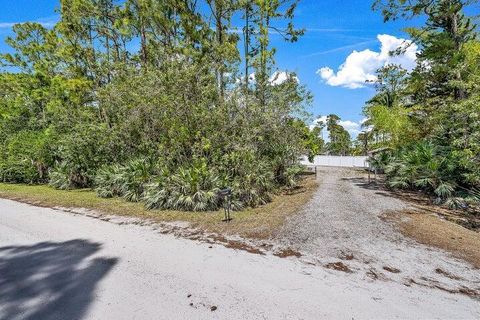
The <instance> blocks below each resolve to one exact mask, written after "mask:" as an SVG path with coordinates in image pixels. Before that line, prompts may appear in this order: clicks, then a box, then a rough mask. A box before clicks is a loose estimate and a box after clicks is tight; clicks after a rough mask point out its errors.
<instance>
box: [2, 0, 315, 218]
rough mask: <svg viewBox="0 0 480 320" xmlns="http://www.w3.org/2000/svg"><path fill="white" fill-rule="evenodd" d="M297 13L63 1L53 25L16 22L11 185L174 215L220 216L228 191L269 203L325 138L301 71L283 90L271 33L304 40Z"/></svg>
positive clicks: (5, 74) (194, 4) (240, 2)
mask: <svg viewBox="0 0 480 320" xmlns="http://www.w3.org/2000/svg"><path fill="white" fill-rule="evenodd" d="M295 7H296V1H289V0H204V1H198V0H182V1H178V0H162V1H151V0H124V1H114V0H61V1H60V7H59V9H58V11H59V13H60V21H59V22H58V23H57V24H56V25H55V26H54V27H53V28H45V27H43V26H42V25H41V24H38V23H23V24H17V25H15V26H14V27H13V32H14V35H13V36H11V37H9V38H8V39H7V40H6V41H7V43H8V44H9V45H10V46H11V47H12V49H13V52H14V53H11V54H2V55H1V60H0V61H1V67H2V69H1V73H0V151H1V152H0V180H1V181H4V182H20V183H50V184H51V185H52V186H54V187H57V188H63V189H68V188H85V187H94V188H96V190H97V193H98V195H99V196H102V197H113V196H121V197H124V198H125V199H127V200H129V201H145V202H146V204H147V206H148V207H150V208H162V209H167V208H168V209H186V210H209V209H216V208H218V207H219V206H221V203H220V199H219V198H218V197H217V195H216V192H217V191H218V189H219V188H223V187H227V186H228V187H232V189H233V193H234V196H233V198H234V205H235V207H236V208H241V207H245V206H256V205H259V204H262V203H265V202H267V201H269V200H270V196H271V194H272V193H273V192H275V191H276V190H278V189H279V188H281V187H284V186H292V185H294V184H295V181H296V176H297V174H298V172H299V170H300V169H299V168H298V166H296V163H297V159H298V156H299V155H300V154H302V153H304V152H308V150H312V148H316V143H317V141H316V140H315V139H316V137H315V136H314V135H312V133H311V131H309V130H308V129H307V127H306V125H305V123H304V120H305V117H306V113H305V106H306V105H308V104H309V102H310V100H311V97H310V94H309V93H308V91H307V90H306V89H305V88H304V87H303V86H301V85H299V83H298V81H297V79H296V77H295V75H294V74H288V77H287V79H286V80H285V81H283V82H281V83H279V81H275V77H276V76H278V74H279V73H278V72H276V70H275V64H274V57H275V49H274V48H273V47H272V46H271V44H270V36H271V33H272V32H275V33H277V34H280V35H281V36H282V37H283V38H284V39H285V40H286V41H290V42H294V41H296V40H297V38H298V37H299V36H301V35H302V33H303V31H302V30H297V29H295V27H294V25H293V18H294V12H295ZM234 19H235V21H240V24H241V25H238V23H237V25H233V23H232V21H234ZM240 37H243V39H242V40H243V41H240ZM240 44H242V47H240ZM252 74H253V75H254V77H252V76H251V75H252ZM312 152H313V153H314V152H315V151H310V153H312Z"/></svg>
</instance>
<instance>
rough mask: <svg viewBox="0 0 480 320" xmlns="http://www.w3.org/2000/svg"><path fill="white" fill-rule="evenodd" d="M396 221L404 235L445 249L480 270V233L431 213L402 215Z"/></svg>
mask: <svg viewBox="0 0 480 320" xmlns="http://www.w3.org/2000/svg"><path fill="white" fill-rule="evenodd" d="M402 216H403V217H405V216H407V217H408V218H407V219H404V218H402ZM396 220H397V222H398V224H399V226H400V231H401V232H402V233H403V234H404V235H406V236H408V237H411V238H413V239H415V240H417V241H418V242H420V243H423V244H426V245H429V246H434V247H438V248H441V249H444V250H446V251H448V252H450V253H452V254H453V255H454V256H456V257H458V258H461V259H464V260H466V261H468V262H470V263H471V264H472V265H473V266H474V267H475V268H480V233H478V232H475V231H473V230H469V229H466V228H464V227H462V226H460V225H458V224H456V223H453V222H450V221H447V220H444V219H441V218H440V217H438V216H436V215H433V214H429V213H419V212H414V213H401V214H400V216H399V217H398V219H396Z"/></svg>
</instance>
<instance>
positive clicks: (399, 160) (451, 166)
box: [386, 142, 478, 207]
mask: <svg viewBox="0 0 480 320" xmlns="http://www.w3.org/2000/svg"><path fill="white" fill-rule="evenodd" d="M386 173H387V176H388V177H389V180H388V184H389V185H390V186H391V187H393V188H409V189H415V188H420V189H422V190H424V191H425V192H428V193H432V194H433V195H435V197H436V202H437V203H439V204H440V203H448V204H450V205H453V206H456V207H465V206H467V205H468V204H473V203H475V202H476V201H478V199H477V200H476V197H477V196H478V194H477V191H475V190H476V187H478V185H477V186H472V185H469V184H468V183H466V181H465V180H464V179H463V177H462V175H463V174H462V173H465V170H464V168H462V166H461V164H460V163H459V162H458V159H456V157H455V156H454V155H453V154H452V153H451V152H449V150H448V149H445V148H442V147H440V146H438V145H436V144H433V143H431V142H420V143H416V144H414V145H412V146H410V147H408V148H405V149H402V150H401V151H399V152H398V153H397V154H396V155H395V156H393V158H392V160H391V162H390V163H389V164H388V165H387V166H386Z"/></svg>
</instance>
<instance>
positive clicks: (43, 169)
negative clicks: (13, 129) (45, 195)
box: [0, 131, 52, 183]
mask: <svg viewBox="0 0 480 320" xmlns="http://www.w3.org/2000/svg"><path fill="white" fill-rule="evenodd" d="M48 139H49V137H48V136H47V135H45V134H42V133H38V132H33V131H19V132H18V133H16V134H14V135H11V136H9V137H8V138H7V139H6V140H5V142H4V144H3V145H0V150H1V154H0V180H1V181H3V182H16V183H39V182H45V181H47V180H48V171H47V169H48V166H49V165H50V164H51V161H52V158H51V155H50V154H49V152H50V150H49V148H48V147H49V146H48V142H49V141H48Z"/></svg>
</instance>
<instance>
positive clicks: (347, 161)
mask: <svg viewBox="0 0 480 320" xmlns="http://www.w3.org/2000/svg"><path fill="white" fill-rule="evenodd" d="M367 158H368V157H364V156H345V157H343V156H315V158H314V159H313V162H310V161H308V158H307V157H306V156H303V157H302V158H301V159H300V163H301V164H303V165H306V166H326V167H349V168H367V167H368V163H367Z"/></svg>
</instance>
